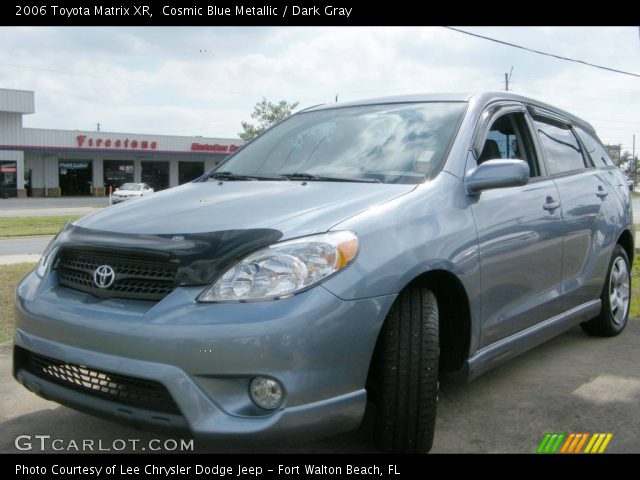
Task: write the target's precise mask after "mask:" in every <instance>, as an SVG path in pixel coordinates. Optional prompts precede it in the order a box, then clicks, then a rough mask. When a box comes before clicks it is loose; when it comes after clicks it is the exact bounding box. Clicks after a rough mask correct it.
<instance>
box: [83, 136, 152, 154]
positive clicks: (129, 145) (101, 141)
mask: <svg viewBox="0 0 640 480" xmlns="http://www.w3.org/2000/svg"><path fill="white" fill-rule="evenodd" d="M76 141H77V142H78V147H80V148H118V149H127V150H157V149H158V142H156V141H155V140H151V141H149V140H129V139H128V138H124V139H122V138H115V139H111V138H109V137H107V138H101V137H98V138H89V137H88V135H77V136H76Z"/></svg>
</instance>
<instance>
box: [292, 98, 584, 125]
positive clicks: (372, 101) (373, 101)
mask: <svg viewBox="0 0 640 480" xmlns="http://www.w3.org/2000/svg"><path fill="white" fill-rule="evenodd" d="M500 100H513V101H517V102H522V103H525V104H527V105H531V106H533V107H538V108H541V109H544V110H548V111H549V112H551V113H554V114H556V115H559V116H561V117H564V118H566V119H567V120H569V121H570V122H571V123H573V124H574V125H580V126H581V127H583V128H585V129H587V130H589V131H591V132H594V133H595V129H594V128H593V126H592V125H591V124H590V123H589V122H587V121H586V120H583V119H582V118H579V117H577V116H575V115H573V114H571V113H569V112H567V111H566V110H562V109H561V108H557V107H554V106H553V105H549V104H548V103H545V102H541V101H540V100H536V99H533V98H530V97H525V96H522V95H518V94H515V93H511V92H476V93H469V92H467V93H425V94H413V95H396V96H389V97H379V98H369V99H364V100H357V101H353V102H338V103H325V104H322V105H316V106H313V107H309V108H307V109H305V110H302V111H301V112H310V111H316V110H327V109H332V108H343V107H355V106H364V105H383V104H387V103H420V102H473V103H474V104H476V105H478V106H479V108H482V109H484V108H485V106H486V105H488V104H490V103H493V102H497V101H500ZM299 113H300V112H299Z"/></svg>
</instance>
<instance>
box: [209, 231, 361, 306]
mask: <svg viewBox="0 0 640 480" xmlns="http://www.w3.org/2000/svg"><path fill="white" fill-rule="evenodd" d="M357 252H358V237H357V236H356V234H355V233H352V232H346V231H344V232H329V233H325V234H321V235H311V236H309V237H302V238H297V239H295V240H289V241H286V242H282V243H276V244H274V245H271V246H270V247H267V248H264V249H262V250H259V251H257V252H255V253H253V254H251V255H249V256H248V257H246V258H245V259H244V260H242V261H241V262H239V263H237V264H236V265H235V266H233V267H232V268H231V269H229V270H228V271H227V272H226V273H225V274H224V275H222V276H221V277H219V278H218V279H217V280H216V281H215V282H214V283H213V285H211V286H210V287H209V288H207V289H206V290H205V291H204V292H203V293H202V294H201V295H200V297H198V301H200V302H229V301H244V300H268V299H276V298H282V297H287V296H289V295H292V294H294V293H296V292H299V291H300V290H304V289H306V288H308V287H310V286H311V285H314V284H316V283H318V282H319V281H321V280H323V279H325V278H327V277H328V276H329V275H331V274H333V273H335V272H337V271H339V270H341V269H343V268H344V267H346V266H347V265H349V263H350V262H351V261H352V260H353V259H354V258H355V256H356V253H357Z"/></svg>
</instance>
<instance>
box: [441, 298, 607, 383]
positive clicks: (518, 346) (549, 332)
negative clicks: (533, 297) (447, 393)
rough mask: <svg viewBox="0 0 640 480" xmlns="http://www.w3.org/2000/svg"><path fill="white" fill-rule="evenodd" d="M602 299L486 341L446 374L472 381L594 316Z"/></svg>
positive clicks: (447, 376) (455, 379)
mask: <svg viewBox="0 0 640 480" xmlns="http://www.w3.org/2000/svg"><path fill="white" fill-rule="evenodd" d="M601 303H602V302H601V300H600V299H597V300H592V301H590V302H587V303H584V304H582V305H579V306H577V307H575V308H573V309H571V310H569V311H567V312H564V313H561V314H560V315H556V316H555V317H552V318H550V319H548V320H545V321H544V322H541V323H538V324H536V325H533V326H531V327H529V328H527V329H525V330H522V331H520V332H517V333H514V334H513V335H510V336H508V337H506V338H502V339H500V340H498V341H497V342H494V343H492V344H491V345H487V346H486V347H484V348H481V349H480V350H478V351H477V352H476V353H475V354H474V355H473V356H471V357H470V358H469V359H467V361H466V362H465V364H464V365H463V366H462V368H460V369H459V370H457V371H455V372H451V373H447V374H446V378H451V379H452V380H454V381H456V382H460V383H465V382H469V381H471V380H473V379H474V378H476V377H478V376H480V375H482V374H483V373H485V372H486V371H488V370H490V369H492V368H493V367H496V366H497V365H500V364H501V363H502V362H505V361H507V360H509V359H511V358H513V357H516V356H518V355H520V354H522V353H524V352H526V351H527V350H530V349H532V348H534V347H537V346H538V345H540V344H542V343H544V342H546V341H547V340H550V339H552V338H553V337H556V336H557V335H559V334H561V333H562V332H564V331H566V330H568V329H570V328H572V327H573V326H575V325H578V324H580V323H582V322H584V321H587V320H591V319H592V318H594V317H596V316H597V315H598V314H599V313H600V309H601Z"/></svg>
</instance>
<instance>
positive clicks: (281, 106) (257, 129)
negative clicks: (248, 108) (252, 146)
mask: <svg viewBox="0 0 640 480" xmlns="http://www.w3.org/2000/svg"><path fill="white" fill-rule="evenodd" d="M298 103H300V102H294V103H289V102H287V101H286V100H280V102H279V103H273V102H269V101H267V99H266V98H263V99H262V101H261V102H258V103H256V105H255V107H253V113H252V114H251V118H253V119H254V120H257V125H254V124H252V123H249V122H242V129H243V130H244V132H242V133H239V134H238V135H239V136H240V138H241V139H242V140H244V141H245V142H248V141H250V140H253V139H254V138H255V137H257V136H258V135H260V134H261V133H262V132H264V131H265V130H266V129H267V128H269V127H270V126H271V125H274V124H276V123H278V122H280V121H282V120H284V119H285V118H287V117H288V116H290V115H291V113H293V110H294V109H295V108H296V107H297V106H298Z"/></svg>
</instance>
